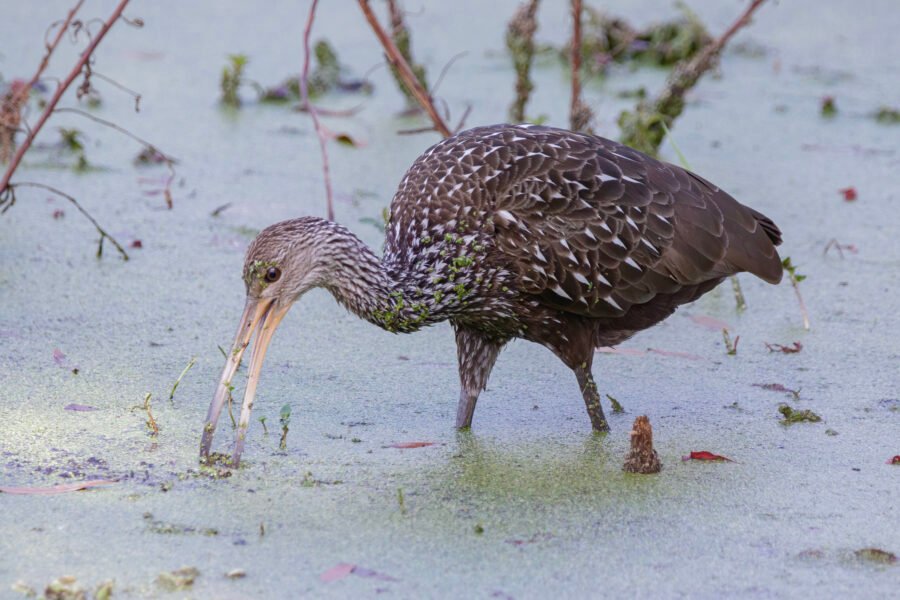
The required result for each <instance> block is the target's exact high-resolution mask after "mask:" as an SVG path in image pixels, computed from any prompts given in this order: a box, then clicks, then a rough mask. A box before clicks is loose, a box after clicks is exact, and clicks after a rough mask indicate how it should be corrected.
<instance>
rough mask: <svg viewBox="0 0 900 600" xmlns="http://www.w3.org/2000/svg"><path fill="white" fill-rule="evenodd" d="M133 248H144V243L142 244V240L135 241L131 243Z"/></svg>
mask: <svg viewBox="0 0 900 600" xmlns="http://www.w3.org/2000/svg"><path fill="white" fill-rule="evenodd" d="M131 247H132V248H143V247H144V242H142V241H141V240H134V241H133V242H131Z"/></svg>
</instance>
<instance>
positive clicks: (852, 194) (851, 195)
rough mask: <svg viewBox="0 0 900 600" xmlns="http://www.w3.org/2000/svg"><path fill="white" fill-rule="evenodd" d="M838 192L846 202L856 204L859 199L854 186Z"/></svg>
mask: <svg viewBox="0 0 900 600" xmlns="http://www.w3.org/2000/svg"><path fill="white" fill-rule="evenodd" d="M838 191H839V192H840V193H841V196H843V197H844V201H845V202H855V201H856V199H857V198H858V197H859V196H858V194H857V193H856V188H855V187H853V186H850V187H845V188H841V189H839V190H838Z"/></svg>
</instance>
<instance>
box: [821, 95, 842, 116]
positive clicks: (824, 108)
mask: <svg viewBox="0 0 900 600" xmlns="http://www.w3.org/2000/svg"><path fill="white" fill-rule="evenodd" d="M837 112H838V109H837V102H835V100H834V96H825V97H823V98H822V103H821V104H820V106H819V113H820V114H821V115H822V116H823V117H825V118H829V119H830V118H832V117H834V116H835V115H837Z"/></svg>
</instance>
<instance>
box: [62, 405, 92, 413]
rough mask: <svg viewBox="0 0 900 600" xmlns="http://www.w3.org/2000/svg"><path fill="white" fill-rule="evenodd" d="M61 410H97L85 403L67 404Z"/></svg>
mask: <svg viewBox="0 0 900 600" xmlns="http://www.w3.org/2000/svg"><path fill="white" fill-rule="evenodd" d="M63 410H74V411H76V412H90V411H92V410H97V409H96V408H94V407H93V406H88V405H87V404H68V405H66V407H65V408H64V409H63Z"/></svg>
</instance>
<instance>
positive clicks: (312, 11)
mask: <svg viewBox="0 0 900 600" xmlns="http://www.w3.org/2000/svg"><path fill="white" fill-rule="evenodd" d="M318 4H319V0H313V3H312V5H311V6H310V7H309V17H307V19H306V29H304V30H303V73H302V74H301V75H300V99H301V102H302V103H303V106H304V107H305V108H306V110H307V111H309V116H310V117H312V121H313V127H315V129H316V137H317V138H318V139H319V151H320V152H321V153H322V176H323V178H324V179H325V208H326V211H327V213H328V220H329V221H334V198H333V194H332V191H331V175H330V171H331V169H330V168H329V166H328V146H327V143H328V139H327V138H326V136H325V132H324V131H323V130H322V124H321V123H319V114H318V112H317V110H316V107H315V105H313V104H312V103H311V102H310V101H309V34H310V32H312V25H313V20H314V19H315V18H316V6H317V5H318Z"/></svg>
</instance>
